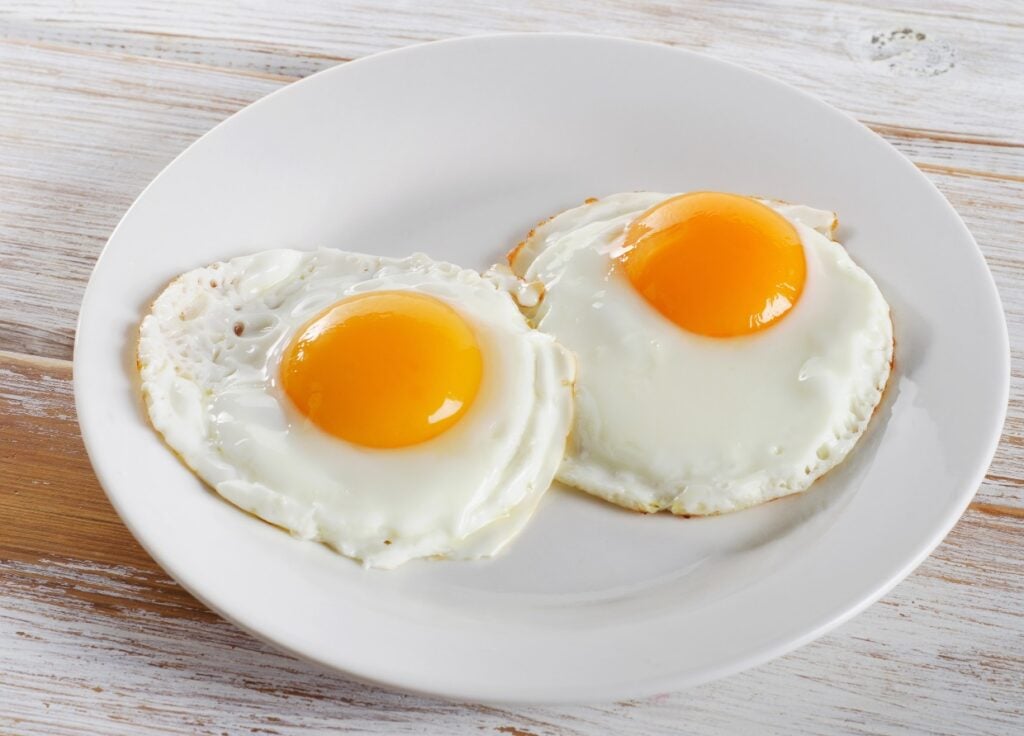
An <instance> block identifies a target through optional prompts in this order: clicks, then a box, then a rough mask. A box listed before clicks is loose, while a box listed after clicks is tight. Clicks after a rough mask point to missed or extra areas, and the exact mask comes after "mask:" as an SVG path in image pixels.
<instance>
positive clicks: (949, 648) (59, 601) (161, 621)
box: [0, 512, 1024, 736]
mask: <svg viewBox="0 0 1024 736" xmlns="http://www.w3.org/2000/svg"><path fill="white" fill-rule="evenodd" d="M1022 533H1024V521H1022V520H1020V519H1012V518H995V517H984V516H982V515H980V514H976V513H974V512H971V514H970V515H969V516H968V517H966V518H965V519H964V520H963V521H962V522H961V524H960V526H959V527H958V528H957V530H956V531H955V532H954V533H953V535H952V536H951V539H950V541H949V542H947V544H946V546H945V548H943V549H942V550H940V551H939V552H938V553H937V554H936V555H935V556H933V557H932V558H931V559H930V560H929V561H928V562H926V563H925V565H924V566H923V568H922V569H921V570H920V571H918V572H917V573H916V574H915V575H914V576H913V577H911V578H910V579H909V580H907V581H906V582H904V583H903V584H902V585H900V586H899V588H897V590H896V591H895V592H894V593H893V594H891V595H889V596H888V597H887V598H886V599H885V600H884V601H883V602H882V603H879V604H877V605H875V606H874V607H872V608H871V609H869V610H868V611H867V612H866V613H864V614H862V615H861V616H859V617H857V618H856V619H854V620H853V621H851V622H850V623H848V624H846V625H845V626H843V627H842V628H841V629H840V630H839V631H837V632H835V633H833V634H831V635H829V636H826V637H825V638H823V639H821V640H819V641H818V642H815V643H814V644H811V645H809V646H808V647H806V648H804V649H802V650H799V651H797V652H795V653H793V654H791V655H789V656H787V657H784V658H782V659H781V660H777V661H775V662H772V663H770V664H768V665H765V666H763V667H761V668H758V669H756V670H753V671H750V672H746V673H742V674H740V675H737V676H734V677H731V678H728V679H726V680H723V681H720V682H717V683H712V684H710V685H706V686H703V687H699V688H695V689H693V690H689V691H686V692H683V693H667V694H663V695H658V696H655V697H653V698H648V699H644V700H637V701H629V702H625V703H617V704H612V703H610V704H604V705H598V706H553V707H486V706H481V705H471V704H455V703H447V702H442V701H437V700H430V699H425V698H420V697H416V696H409V695H403V694H399V693H395V692H391V691H387V690H382V689H379V688H375V687H371V686H367V685H361V684H359V683H355V682H352V681H350V680H346V679H344V678H342V677H339V676H336V675H333V674H329V673H324V672H321V671H320V670H318V669H317V668H315V667H312V666H310V665H306V664H304V663H301V662H298V661H296V660H294V659H292V658H291V657H288V656H285V655H282V654H279V653H277V652H275V651H272V650H271V649H270V648H268V647H267V646H265V645H263V644H262V643H260V642H258V641H256V640H254V639H252V638H251V637H249V636H247V635H245V634H243V633H242V632H240V631H238V630H237V629H235V628H234V627H233V626H231V625H230V624H227V623H224V622H221V621H209V620H205V619H204V620H198V621H197V620H194V619H192V618H190V617H187V616H182V615H180V612H179V611H177V610H175V609H174V608H173V607H168V608H163V609H160V608H157V609H156V610H141V609H140V608H139V605H138V602H137V598H138V597H139V596H140V595H145V594H146V591H147V590H148V585H149V584H148V581H147V578H146V577H145V576H141V575H139V574H138V573H137V572H136V571H134V570H132V569H131V568H126V567H111V566H106V565H93V564H90V563H82V562H78V561H62V560H54V559H48V560H41V561H39V562H36V563H31V564H26V563H17V564H8V565H5V568H4V576H5V578H6V580H5V583H4V597H3V599H2V615H0V662H2V663H3V668H4V675H3V677H0V703H3V704H4V707H3V708H2V709H0V731H3V732H5V733H7V732H13V733H23V734H39V735H40V736H57V735H58V734H96V733H103V734H110V735H111V736H113V735H115V734H124V735H125V736H135V735H137V734H140V733H180V734H219V733H223V732H228V733H232V734H234V733H246V732H250V730H251V729H265V730H262V731H256V730H253V731H251V732H253V733H276V734H298V733H303V732H308V731H309V730H312V731H314V732H319V731H320V730H324V731H327V730H330V731H331V732H332V733H333V732H340V733H349V732H352V733H372V734H405V733H408V734H417V733H424V732H425V733H438V734H440V733H444V734H479V733H502V732H504V733H513V734H514V733H518V734H520V735H522V734H534V735H536V736H540V734H559V735H561V734H608V733H635V734H659V733H669V732H677V733H687V734H720V733H762V734H776V733H777V734H794V735H796V734H806V735H808V736H811V735H814V734H823V733H843V734H897V733H921V734H924V733H927V734H933V735H936V736H938V735H940V734H949V735H950V736H965V735H967V734H995V733H1004V734H1011V733H1014V732H1017V733H1019V729H1020V727H1021V726H1022V725H1024V717H1022V713H1021V702H1020V694H1021V692H1022V688H1024V674H1022V668H1021V665H1022V664H1024V638H1022V637H1020V636H1019V632H1020V624H1021V619H1020V615H1021V613H1020V599H1021V597H1022V596H1024V585H1022V582H1021V581H1022V580H1024V561H1022V560H1021V558H1020V557H1019V556H1015V555H1013V554H1012V552H1010V550H1011V549H1012V548H1013V547H1014V546H1015V545H1017V544H1018V540H1019V537H1020V535H1021V534H1022ZM958 546H962V547H963V548H966V549H967V550H968V553H967V555H966V556H964V557H962V558H960V557H959V556H958V555H957V554H956V553H955V552H954V549H953V548H954V547H958ZM950 556H953V557H956V558H957V559H956V560H955V561H954V560H951V559H948V558H949V557H950ZM975 566H977V569H975ZM993 566H998V568H999V570H1000V572H999V574H994V575H992V574H984V572H983V571H985V570H991V569H992V567H993ZM979 571H981V574H979ZM751 615H756V612H753V611H752V612H751ZM1014 632H1016V633H1017V634H1018V635H1016V636H1015V635H1014ZM438 656H439V657H441V656H444V655H443V652H439V653H438Z"/></svg>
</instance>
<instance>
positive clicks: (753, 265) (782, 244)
mask: <svg viewBox="0 0 1024 736" xmlns="http://www.w3.org/2000/svg"><path fill="white" fill-rule="evenodd" d="M624 245H625V252H624V253H623V255H622V256H621V259H622V261H623V265H624V267H625V271H626V275H627V276H628V277H629V280H630V281H631V282H632V284H633V287H634V288H635V289H636V290H637V291H638V292H639V293H640V294H641V295H642V296H643V297H644V298H645V299H646V300H647V301H648V302H649V303H650V304H651V305H652V306H653V307H654V308H655V309H657V310H658V311H659V312H661V313H662V314H663V315H664V316H665V317H667V318H668V319H670V320H672V321H673V322H675V323H676V324H677V325H679V326H680V327H682V328H683V329H686V330H690V331H691V332H696V333H698V334H700V335H708V336H710V337H735V336H738V335H746V334H749V333H752V332H756V331H758V330H761V329H764V328H765V327H768V326H769V325H771V324H773V323H774V322H776V321H778V320H779V319H780V318H781V317H782V316H783V315H785V314H786V313H787V312H788V311H789V310H790V309H791V308H792V307H793V305H794V304H796V301H797V299H799V298H800V294H801V292H802V291H803V287H804V277H805V274H806V264H805V262H804V251H803V246H802V245H801V242H800V235H799V234H798V233H797V231H796V228H794V227H793V225H791V224H790V223H789V221H788V220H786V219H785V218H784V217H783V216H782V215H780V214H779V213H777V212H776V211H775V210H773V209H771V208H770V207H768V206H766V205H763V204H761V203H760V202H757V201H755V200H753V199H750V198H749V197H741V196H739V195H737V194H723V193H721V192H694V193H691V194H683V195H680V196H678V197H672V198H671V199H667V200H665V201H664V202H661V203H660V204H657V205H655V206H654V207H652V208H651V209H649V210H647V212H645V213H643V214H642V215H640V216H639V217H638V218H637V219H636V220H634V221H633V222H632V223H631V224H630V226H629V228H628V229H627V230H626V240H625V243H624Z"/></svg>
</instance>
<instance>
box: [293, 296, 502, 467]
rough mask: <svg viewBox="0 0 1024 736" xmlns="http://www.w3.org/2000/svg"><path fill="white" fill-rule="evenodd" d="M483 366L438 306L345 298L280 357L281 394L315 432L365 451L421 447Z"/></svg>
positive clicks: (443, 425)
mask: <svg viewBox="0 0 1024 736" xmlns="http://www.w3.org/2000/svg"><path fill="white" fill-rule="evenodd" d="M482 373H483V360H482V358H481V355H480V347H479V345H478V344H477V341H476V337H475V336H474V334H473V331H472V330H471V329H470V327H469V325H468V324H466V322H465V321H464V320H463V319H462V317H460V316H459V314H458V313H457V312H456V311H455V310H454V309H452V308H451V307H449V306H448V305H447V304H445V303H444V302H441V301H439V300H437V299H434V298H433V297H429V296H424V295H422V294H416V293H413V292H405V291H377V292H370V293H366V294H359V295H357V296H353V297H350V298H348V299H344V300H343V301H340V302H338V303H337V304H334V305H333V306H331V307H329V308H327V309H326V310H324V311H323V312H321V313H320V314H319V315H317V316H316V317H315V318H313V319H312V320H311V321H310V322H308V323H307V324H306V325H305V326H304V327H303V328H302V329H301V330H300V331H299V333H298V334H297V336H296V337H295V338H294V339H293V340H292V342H291V344H290V345H289V346H288V348H287V349H286V350H285V353H284V356H283V359H282V362H281V382H282V386H283V388H284V391H285V393H287V394H288V396H289V398H290V399H291V400H292V402H293V403H294V404H295V406H296V407H298V409H299V411H301V412H302V413H303V414H305V415H306V416H307V417H308V418H309V419H310V420H311V421H312V422H313V423H314V424H316V425H317V426H318V427H319V428H320V429H322V430H324V431H325V432H328V433H330V434H332V435H334V436H336V437H340V438H341V439H343V440H346V441H348V442H352V443H355V444H358V445H364V446H366V447H376V448H392V447H404V446H406V445H413V444H416V443H419V442H424V441H426V440H429V439H431V438H433V437H436V436H437V435H439V434H441V433H442V432H444V431H445V430H446V429H448V428H450V427H451V426H452V425H453V424H455V423H456V422H457V421H458V420H459V418H460V417H461V416H462V415H463V414H464V413H465V412H466V410H467V409H468V408H469V406H470V404H472V403H473V399H474V398H475V397H476V394H477V391H478V389H479V387H480V380H481V376H482Z"/></svg>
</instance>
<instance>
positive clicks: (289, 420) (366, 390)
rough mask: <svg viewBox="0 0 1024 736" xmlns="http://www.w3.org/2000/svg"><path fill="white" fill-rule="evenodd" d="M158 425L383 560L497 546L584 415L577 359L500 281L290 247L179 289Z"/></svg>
mask: <svg viewBox="0 0 1024 736" xmlns="http://www.w3.org/2000/svg"><path fill="white" fill-rule="evenodd" d="M138 366H139V370H140V375H141V379H142V394H143V397H144V399H145V403H146V407H147V410H148V413H149V418H150V420H151V422H152V424H153V426H154V427H155V428H156V429H157V430H158V431H159V432H160V433H161V434H162V435H163V437H164V439H165V441H166V443H167V444H168V445H169V446H170V447H171V448H172V449H173V450H174V451H175V452H176V453H177V454H178V455H179V456H180V457H181V458H182V459H183V460H184V462H185V463H186V464H187V465H188V466H189V467H190V468H192V469H193V470H194V471H195V472H196V474H198V475H199V476H200V477H201V478H202V479H203V480H204V481H206V482H207V483H208V484H209V485H210V486H211V487H212V488H214V489H215V490H216V492H217V493H219V494H220V495H221V496H223V497H224V498H225V499H227V500H228V501H230V502H231V503H233V504H235V505H236V506H238V507H240V508H242V509H244V510H246V511H249V512H251V513H252V514H255V515H256V516H258V517H260V518H262V519H264V520H266V521H268V522H271V523H272V524H275V525H277V526H280V527H283V528H284V529H287V530H289V531H290V532H291V533H292V534H293V535H295V536H297V537H300V538H302V539H312V540H320V541H322V542H325V543H326V544H327V545H329V546H330V547H332V548H334V549H336V550H338V551H339V552H341V553H343V554H345V555H347V556H349V557H353V558H356V559H359V560H362V561H363V562H364V564H366V565H368V566H376V567H384V568H391V567H395V566H396V565H399V564H401V563H403V562H405V561H407V560H410V559H413V558H420V557H449V558H476V557H484V556H489V555H493V554H495V553H496V552H497V551H498V550H499V549H501V548H502V547H503V546H504V545H505V544H506V543H507V542H508V541H509V540H510V539H512V538H513V537H514V536H515V535H516V534H517V533H518V532H519V530H520V529H521V528H522V527H523V525H524V524H525V523H526V521H527V520H528V519H529V517H530V515H531V513H532V512H533V510H534V508H535V507H536V505H537V503H538V501H539V499H540V498H541V495H542V494H543V493H544V491H545V490H546V489H547V488H548V486H549V485H550V483H551V480H552V478H553V476H554V473H555V471H556V469H557V467H558V464H559V462H560V460H561V457H562V453H563V449H564V446H565V438H566V435H567V433H568V430H569V426H570V422H571V411H572V398H571V391H572V389H571V383H572V379H573V374H574V364H573V360H572V357H571V355H570V354H569V353H568V352H567V351H565V350H563V349H562V348H561V347H559V346H558V345H557V344H556V343H555V341H554V340H553V339H552V338H551V337H550V336H548V335H544V334H542V333H539V332H536V331H534V330H532V329H530V327H529V326H528V324H527V322H526V320H525V319H524V318H523V316H522V314H520V312H519V310H518V308H517V306H516V303H515V301H514V300H513V299H512V298H511V296H510V294H509V293H508V292H507V291H505V290H504V288H503V287H502V286H501V284H500V280H499V279H497V278H489V277H486V276H481V275H480V274H478V273H476V272H474V271H469V270H465V269H461V268H459V267H457V266H454V265H451V264H447V263H440V262H436V261H433V260H431V259H429V258H428V257H426V256H424V255H414V256H411V257H408V258H401V259H391V258H379V257H375V256H369V255H362V254H357V253H346V252H342V251H336V250H319V251H315V252H300V251H294V250H273V251H266V252H262V253H258V254H254V255H248V256H242V257H239V258H234V259H232V260H229V261H225V262H222V263H215V264H213V265H211V266H208V267H205V268H198V269H196V270H194V271H190V272H188V273H186V274H184V275H182V276H180V277H179V278H177V279H176V280H174V281H173V282H172V283H171V284H170V285H169V286H168V287H167V288H166V290H165V291H164V292H163V293H162V294H160V296H159V297H158V298H157V299H156V301H155V302H154V303H153V305H152V309H151V311H150V313H149V314H148V315H147V316H146V317H145V318H144V320H143V321H142V324H141V327H140V339H139V345H138Z"/></svg>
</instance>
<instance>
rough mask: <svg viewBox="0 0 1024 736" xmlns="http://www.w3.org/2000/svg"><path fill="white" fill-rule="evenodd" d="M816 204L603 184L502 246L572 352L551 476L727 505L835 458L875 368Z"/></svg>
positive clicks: (869, 339)
mask: <svg viewBox="0 0 1024 736" xmlns="http://www.w3.org/2000/svg"><path fill="white" fill-rule="evenodd" d="M835 223H836V218H835V216H834V214H833V213H831V212H824V211H821V210H815V209H811V208H809V207H803V206H795V205H788V204H783V203H779V202H772V201H765V200H756V199H753V198H749V197H743V196H739V195H734V194H724V193H717V192H693V193H688V194H682V195H667V194H657V193H649V192H641V193H630V194H617V195H614V196H609V197H606V198H604V199H601V200H593V201H590V203H588V204H586V205H583V206H581V207H578V208H576V209H571V210H568V211H566V212H563V213H562V214H560V215H557V216H556V217H554V218H552V219H551V220H549V221H547V222H545V223H543V224H541V225H539V226H538V227H537V228H536V229H535V230H534V231H533V232H531V234H530V235H529V237H528V238H527V239H526V240H525V241H524V242H523V243H522V244H521V245H520V246H519V247H518V248H517V249H516V250H514V251H513V252H512V253H510V254H509V261H510V263H511V265H512V268H513V271H515V272H516V274H517V275H519V276H520V277H521V278H523V279H525V280H526V281H527V282H539V283H540V284H541V285H543V287H544V289H545V294H544V297H543V300H542V301H541V302H540V304H539V306H537V307H536V308H535V309H532V310H528V314H529V316H530V318H531V320H532V321H533V323H534V324H535V326H536V327H537V328H538V329H539V330H540V331H542V332H545V333H547V334H550V335H552V336H554V337H555V338H556V339H557V340H558V341H559V342H560V343H561V344H562V345H564V346H566V347H567V348H569V349H570V350H572V351H573V352H574V353H575V354H576V358H577V364H578V375H577V379H576V398H575V406H576V408H575V420H574V426H573V429H572V432H571V435H570V440H569V444H568V447H567V450H566V457H565V460H564V462H563V465H562V467H561V469H560V470H559V473H558V478H559V480H561V481H563V482H565V483H567V484H569V485H571V486H575V487H577V488H580V489H583V490H585V491H588V492H590V493H592V494H595V495H597V496H601V497H603V498H605V499H607V500H609V501H612V502H614V503H617V504H620V505H622V506H626V507H629V508H633V509H638V510H642V511H658V510H661V509H669V510H671V511H672V512H673V513H676V514H682V515H705V514H715V513H723V512H728V511H734V510H737V509H742V508H745V507H749V506H752V505H755V504H758V503H761V502H764V501H768V500H770V499H773V498H778V497H780V496H785V495H787V494H791V493H796V492H798V491H802V490H804V489H806V488H807V487H808V486H809V485H810V484H811V483H813V482H814V480H815V479H816V478H818V477H819V476H821V475H822V474H823V473H825V472H826V471H828V470H829V469H830V468H832V467H834V466H835V465H837V464H838V463H840V462H842V460H843V458H844V457H846V455H847V453H849V452H850V450H851V448H852V447H853V446H854V444H855V443H856V442H857V440H858V438H859V437H860V436H861V435H862V433H863V432H864V430H865V428H866V427H867V425H868V420H869V419H870V418H871V416H872V413H873V412H874V409H875V407H876V406H877V405H878V403H879V401H880V400H881V396H882V391H883V389H884V387H885V383H886V381H887V379H888V376H889V370H890V364H891V361H892V351H893V339H892V323H891V321H890V316H889V307H888V305H887V304H886V301H885V299H884V298H883V297H882V294H881V292H879V290H878V287H877V286H876V285H875V283H874V281H872V279H871V277H869V276H868V275H867V274H866V273H865V272H864V271H863V270H862V269H861V268H859V267H858V266H857V265H856V264H855V263H854V262H853V261H852V260H851V259H850V256H849V255H848V254H847V252H846V250H845V249H844V248H843V247H842V246H841V245H840V244H839V243H837V242H834V241H833V240H832V239H831V235H832V232H833V230H834V227H835Z"/></svg>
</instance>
